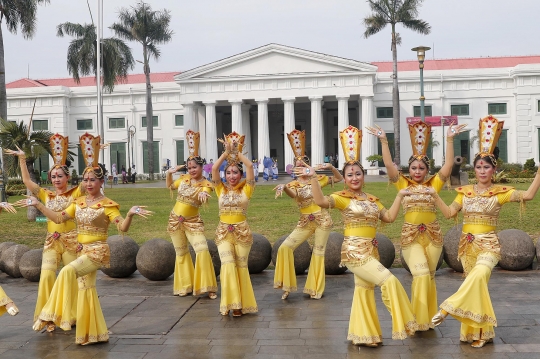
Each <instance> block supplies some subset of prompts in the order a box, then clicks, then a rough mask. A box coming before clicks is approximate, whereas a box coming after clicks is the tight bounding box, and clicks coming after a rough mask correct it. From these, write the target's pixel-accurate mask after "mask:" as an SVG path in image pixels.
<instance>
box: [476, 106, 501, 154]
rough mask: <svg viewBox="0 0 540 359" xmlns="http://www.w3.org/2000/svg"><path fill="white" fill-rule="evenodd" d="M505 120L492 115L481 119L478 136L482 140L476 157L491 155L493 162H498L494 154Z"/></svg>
mask: <svg viewBox="0 0 540 359" xmlns="http://www.w3.org/2000/svg"><path fill="white" fill-rule="evenodd" d="M503 126H504V121H499V120H497V119H496V118H495V117H493V116H492V115H489V116H487V117H484V118H482V119H480V124H479V131H478V137H479V142H480V152H479V153H477V154H476V155H475V156H474V157H475V158H477V157H478V156H480V158H483V157H490V159H491V162H492V163H493V164H496V163H497V159H496V158H495V156H494V155H493V152H494V151H495V147H496V146H497V142H498V141H499V137H501V134H502V129H503Z"/></svg>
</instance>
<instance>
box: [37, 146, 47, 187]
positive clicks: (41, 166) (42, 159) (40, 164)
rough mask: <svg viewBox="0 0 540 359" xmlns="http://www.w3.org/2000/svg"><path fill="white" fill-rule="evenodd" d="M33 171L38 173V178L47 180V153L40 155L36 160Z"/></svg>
mask: <svg viewBox="0 0 540 359" xmlns="http://www.w3.org/2000/svg"><path fill="white" fill-rule="evenodd" d="M34 169H35V170H38V171H39V174H40V176H45V177H41V178H42V179H45V180H46V179H47V176H48V174H47V172H48V171H49V154H48V153H47V152H45V153H42V154H41V155H39V157H38V158H36V161H35V163H34Z"/></svg>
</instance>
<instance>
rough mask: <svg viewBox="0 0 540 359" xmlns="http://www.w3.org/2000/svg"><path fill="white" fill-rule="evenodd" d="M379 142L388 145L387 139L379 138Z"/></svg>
mask: <svg viewBox="0 0 540 359" xmlns="http://www.w3.org/2000/svg"><path fill="white" fill-rule="evenodd" d="M379 140H380V141H381V143H386V144H388V138H386V137H384V138H382V137H381V138H379Z"/></svg>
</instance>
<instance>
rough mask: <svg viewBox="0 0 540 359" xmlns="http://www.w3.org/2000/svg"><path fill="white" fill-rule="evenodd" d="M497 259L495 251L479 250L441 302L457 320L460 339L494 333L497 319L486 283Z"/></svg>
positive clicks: (464, 340)
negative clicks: (456, 285) (464, 273)
mask: <svg viewBox="0 0 540 359" xmlns="http://www.w3.org/2000/svg"><path fill="white" fill-rule="evenodd" d="M497 262H498V258H497V256H496V255H495V254H493V253H489V252H482V253H480V254H479V255H478V257H477V259H476V265H475V266H474V267H473V268H472V269H471V270H470V271H469V274H468V275H467V277H466V278H465V280H464V281H463V283H462V284H461V286H460V287H459V289H458V290H457V292H455V293H454V294H452V295H451V296H450V297H449V298H448V299H446V300H445V301H444V302H443V303H442V304H441V308H442V309H444V310H445V311H447V312H448V313H449V314H450V315H452V316H453V317H454V318H456V319H457V320H459V321H460V322H461V329H460V335H459V339H460V340H461V341H462V342H471V341H474V340H487V339H491V338H494V337H495V329H494V327H496V326H497V319H496V317H495V311H494V310H493V305H492V304H491V298H490V296H489V288H488V283H489V279H490V277H491V271H492V270H493V267H495V266H496V265H497Z"/></svg>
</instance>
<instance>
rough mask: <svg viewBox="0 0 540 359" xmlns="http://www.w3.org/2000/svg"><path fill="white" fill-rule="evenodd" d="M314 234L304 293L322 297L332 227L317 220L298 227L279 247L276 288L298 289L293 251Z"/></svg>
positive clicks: (285, 289) (289, 290)
mask: <svg viewBox="0 0 540 359" xmlns="http://www.w3.org/2000/svg"><path fill="white" fill-rule="evenodd" d="M313 234H315V244H314V245H313V254H312V255H311V262H310V265H309V271H308V277H307V280H306V285H305V287H304V293H306V294H309V295H310V296H311V297H312V298H316V299H320V298H321V297H322V295H323V292H324V287H325V273H324V253H325V251H326V243H327V242H328V236H329V235H330V229H329V228H328V229H324V228H321V227H320V226H317V224H316V223H315V222H311V223H309V224H308V225H306V226H304V227H296V228H295V229H294V231H293V232H292V233H291V234H290V235H289V236H288V237H287V239H285V241H283V243H282V244H281V246H280V247H279V249H278V254H277V259H276V270H275V272H274V288H282V289H283V290H284V291H286V292H295V291H296V290H297V285H296V273H295V271H294V254H293V252H294V250H295V249H296V248H298V246H299V245H301V244H302V243H304V242H305V241H306V240H307V239H308V238H309V237H311V236H312V235H313Z"/></svg>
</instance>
